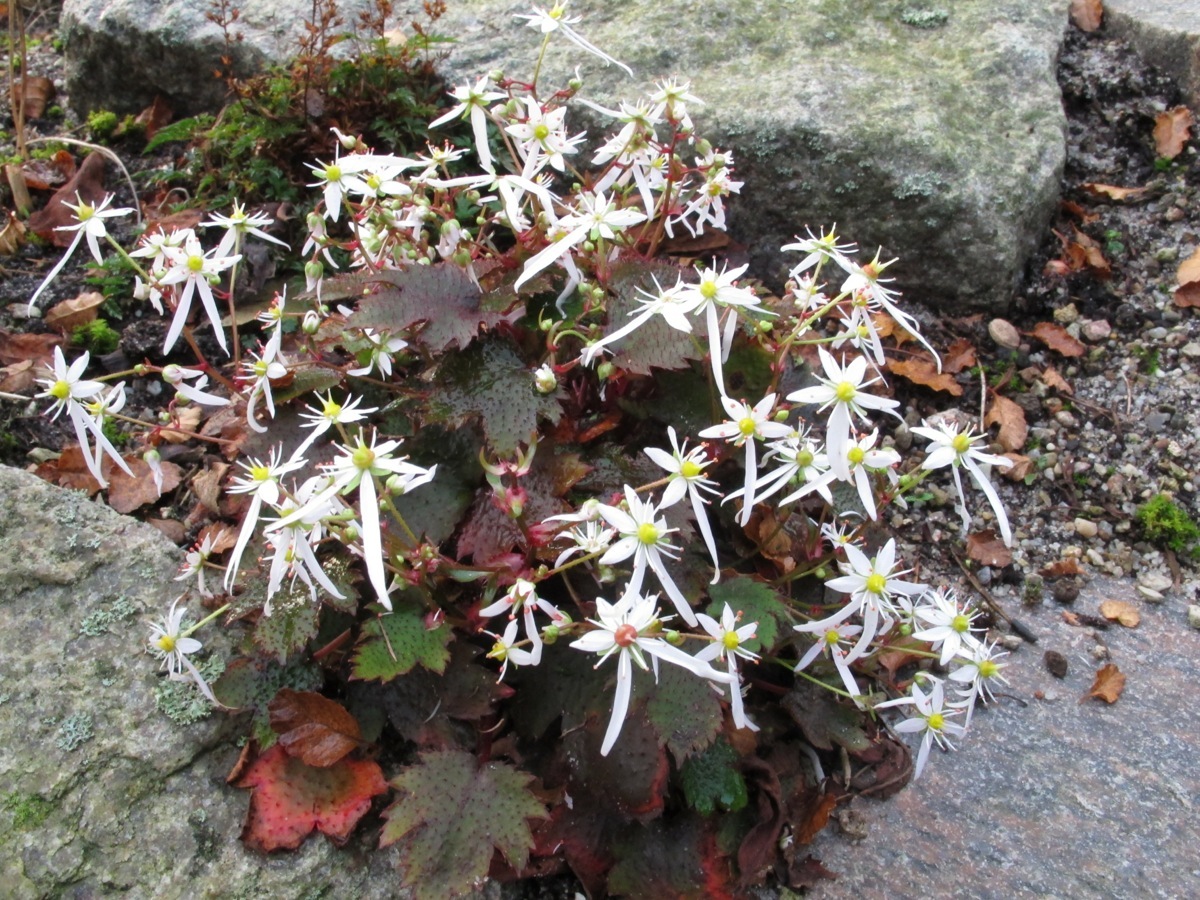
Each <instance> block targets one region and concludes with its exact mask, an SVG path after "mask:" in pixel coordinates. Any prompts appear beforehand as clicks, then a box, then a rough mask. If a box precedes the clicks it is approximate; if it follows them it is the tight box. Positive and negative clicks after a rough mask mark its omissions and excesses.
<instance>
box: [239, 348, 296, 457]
mask: <svg viewBox="0 0 1200 900" xmlns="http://www.w3.org/2000/svg"><path fill="white" fill-rule="evenodd" d="M248 356H249V358H248V359H246V360H245V361H244V362H243V363H242V368H243V372H242V376H241V377H242V379H243V380H245V381H249V382H251V384H250V394H249V396H248V397H247V398H246V424H247V425H249V426H250V428H251V430H253V431H257V432H258V433H259V434H266V433H267V428H266V426H265V425H259V424H258V420H257V419H256V418H255V415H254V410H255V407H256V406H257V405H258V398H259V397H262V398H264V399H265V400H266V401H267V413H268V414H269V415H270V417H271V418H272V419H273V418H275V398H274V396H273V395H272V394H271V380H272V379H279V378H283V377H285V376H286V375H287V373H288V368H287V365H286V360H285V359H284V358H283V356H282V354H280V352H279V341H278V340H277V339H275V338H272V339H271V340H270V341H268V342H267V344H266V346H265V347H263V348H262V352H261V353H254V352H253V351H251V352H250V353H249V354H248Z"/></svg>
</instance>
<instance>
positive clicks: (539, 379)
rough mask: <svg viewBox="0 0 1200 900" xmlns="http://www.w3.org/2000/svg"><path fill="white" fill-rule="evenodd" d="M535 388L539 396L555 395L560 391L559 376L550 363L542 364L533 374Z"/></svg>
mask: <svg viewBox="0 0 1200 900" xmlns="http://www.w3.org/2000/svg"><path fill="white" fill-rule="evenodd" d="M533 387H534V390H536V391H537V392H538V393H539V394H553V393H554V392H555V391H556V390H558V376H557V375H555V374H554V367H553V366H552V365H550V363H548V362H546V363H542V364H541V365H540V366H539V367H538V369H537V371H536V372H534V373H533Z"/></svg>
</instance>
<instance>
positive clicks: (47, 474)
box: [33, 446, 100, 497]
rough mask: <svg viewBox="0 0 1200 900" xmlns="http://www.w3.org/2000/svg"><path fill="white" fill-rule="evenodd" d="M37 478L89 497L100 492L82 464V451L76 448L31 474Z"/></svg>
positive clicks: (97, 483)
mask: <svg viewBox="0 0 1200 900" xmlns="http://www.w3.org/2000/svg"><path fill="white" fill-rule="evenodd" d="M33 474H34V475H36V476H37V477H38V478H41V479H43V480H44V481H48V482H50V483H51V484H57V485H58V486H59V487H65V488H70V489H71V490H73V491H84V492H86V493H87V495H88V496H89V497H90V496H91V495H92V494H94V493H96V492H97V491H99V490H100V482H99V481H97V480H96V478H95V476H94V475H92V473H91V470H90V469H88V467H87V463H86V462H84V458H83V450H82V449H80V448H79V447H78V446H73V447H68V448H67V449H66V450H64V451H63V452H62V453H61V454H59V457H58V459H50V460H47V461H46V462H44V463H42V464H41V465H39V466H38V467H37V468H36V469H34V472H33Z"/></svg>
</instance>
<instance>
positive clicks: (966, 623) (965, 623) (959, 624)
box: [950, 613, 971, 634]
mask: <svg viewBox="0 0 1200 900" xmlns="http://www.w3.org/2000/svg"><path fill="white" fill-rule="evenodd" d="M950 627H951V628H953V629H954V630H955V631H957V632H958V633H959V634H965V633H966V632H967V631H968V630H969V629H970V627H971V620H970V619H968V618H967V617H966V616H964V615H963V614H962V613H959V614H958V615H957V616H955V617H954V618H953V619H951V620H950Z"/></svg>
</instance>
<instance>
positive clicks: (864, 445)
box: [829, 431, 900, 520]
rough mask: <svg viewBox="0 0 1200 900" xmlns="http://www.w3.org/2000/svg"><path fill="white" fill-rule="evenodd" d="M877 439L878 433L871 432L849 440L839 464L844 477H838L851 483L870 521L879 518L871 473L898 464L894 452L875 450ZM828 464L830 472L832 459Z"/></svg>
mask: <svg viewBox="0 0 1200 900" xmlns="http://www.w3.org/2000/svg"><path fill="white" fill-rule="evenodd" d="M878 439H879V432H878V431H872V432H871V433H870V434H868V435H864V436H863V437H860V438H858V439H857V440H850V441H848V442H847V443H846V444H845V445H843V447H842V456H841V463H842V466H843V468H844V469H845V476H844V477H843V476H839V478H841V480H843V481H849V482H852V483H853V484H854V486H855V487H856V488H857V489H858V497H859V499H860V500H862V505H863V508H864V509H865V510H866V511H867V516H868V517H869V518H870V519H872V520H875V519H878V518H879V510H878V509H877V508H876V506H875V486H874V484H873V483H872V479H871V473H872V472H873V471H879V470H881V469H890V468H891V467H892V466H895V465H899V464H900V454H899V453H897V452H896V451H895V450H893V449H891V448H890V447H883V448H880V449H879V450H876V449H875V442H876V441H877V440H878ZM829 463H830V468H831V470H832V469H833V458H832V457H830V460H829Z"/></svg>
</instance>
